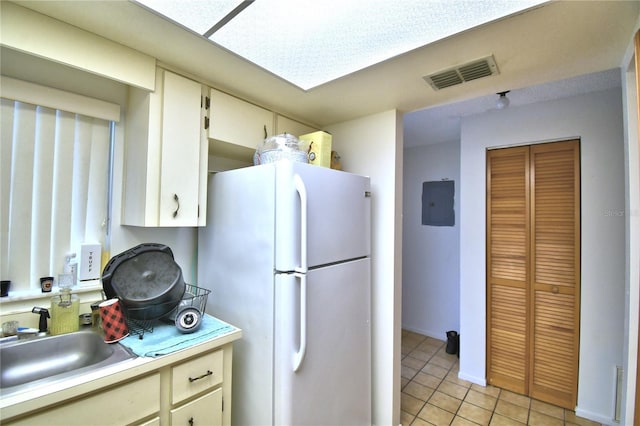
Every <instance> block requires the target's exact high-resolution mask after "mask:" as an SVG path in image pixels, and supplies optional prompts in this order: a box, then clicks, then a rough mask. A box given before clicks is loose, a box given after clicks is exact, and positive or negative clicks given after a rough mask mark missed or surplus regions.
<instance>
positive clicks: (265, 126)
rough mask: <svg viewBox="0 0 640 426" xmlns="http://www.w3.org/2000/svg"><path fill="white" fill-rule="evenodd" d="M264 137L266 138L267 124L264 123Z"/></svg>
mask: <svg viewBox="0 0 640 426" xmlns="http://www.w3.org/2000/svg"><path fill="white" fill-rule="evenodd" d="M264 138H265V139H266V138H267V125H266V124H265V125H264Z"/></svg>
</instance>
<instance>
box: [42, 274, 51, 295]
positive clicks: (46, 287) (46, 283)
mask: <svg viewBox="0 0 640 426" xmlns="http://www.w3.org/2000/svg"><path fill="white" fill-rule="evenodd" d="M40 288H41V289H42V292H43V293H49V292H51V289H52V288H53V277H42V278H40Z"/></svg>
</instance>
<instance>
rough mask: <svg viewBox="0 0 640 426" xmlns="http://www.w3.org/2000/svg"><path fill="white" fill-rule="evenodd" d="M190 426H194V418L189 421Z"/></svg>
mask: <svg viewBox="0 0 640 426" xmlns="http://www.w3.org/2000/svg"><path fill="white" fill-rule="evenodd" d="M189 426H193V417H191V418H190V419H189Z"/></svg>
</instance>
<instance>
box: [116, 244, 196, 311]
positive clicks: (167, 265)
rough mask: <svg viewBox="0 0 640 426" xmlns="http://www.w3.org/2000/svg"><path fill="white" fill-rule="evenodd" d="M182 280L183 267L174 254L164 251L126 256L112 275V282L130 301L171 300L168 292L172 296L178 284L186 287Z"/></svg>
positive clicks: (124, 298)
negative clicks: (167, 297)
mask: <svg viewBox="0 0 640 426" xmlns="http://www.w3.org/2000/svg"><path fill="white" fill-rule="evenodd" d="M182 284H183V283H182V271H181V269H180V267H179V266H178V265H177V264H176V263H175V261H174V260H173V257H172V256H170V255H169V254H167V253H164V252H161V251H149V252H144V253H140V254H137V255H136V256H134V257H131V258H129V259H126V260H124V261H123V262H122V263H120V264H119V265H118V267H117V268H116V269H115V270H114V272H113V274H112V276H111V286H112V287H113V288H114V290H115V291H116V293H118V296H119V297H120V298H121V299H123V300H124V301H125V302H126V303H128V304H139V303H147V302H159V303H162V302H169V301H171V299H169V300H167V299H166V296H170V294H171V292H172V290H173V289H174V288H175V287H176V286H182V287H183V289H184V286H183V285H182ZM181 296H182V292H181V293H180V297H181ZM177 300H178V301H179V300H180V298H178V299H177Z"/></svg>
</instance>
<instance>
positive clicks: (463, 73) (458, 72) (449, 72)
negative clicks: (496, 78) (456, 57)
mask: <svg viewBox="0 0 640 426" xmlns="http://www.w3.org/2000/svg"><path fill="white" fill-rule="evenodd" d="M493 74H498V67H497V66H496V61H495V60H494V59H493V56H487V57H486V58H482V59H478V60H475V61H472V62H469V63H466V64H462V65H458V66H456V67H453V68H449V69H446V70H443V71H439V72H436V73H433V74H430V75H425V76H424V77H422V78H423V79H424V80H425V81H426V82H427V83H429V85H430V86H431V87H432V88H433V90H440V89H444V88H445V87H450V86H455V85H457V84H462V83H464V82H465V81H471V80H476V79H478V78H482V77H488V76H490V75H493Z"/></svg>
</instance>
